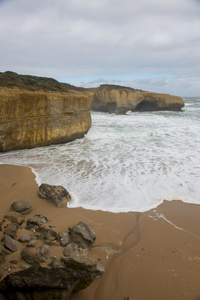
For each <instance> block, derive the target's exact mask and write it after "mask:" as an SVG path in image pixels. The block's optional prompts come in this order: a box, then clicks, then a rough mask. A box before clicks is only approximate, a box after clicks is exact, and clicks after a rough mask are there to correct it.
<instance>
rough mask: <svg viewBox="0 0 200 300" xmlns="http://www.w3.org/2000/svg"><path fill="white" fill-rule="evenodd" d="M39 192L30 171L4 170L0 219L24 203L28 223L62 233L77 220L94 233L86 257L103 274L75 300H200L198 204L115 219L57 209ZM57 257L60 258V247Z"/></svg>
mask: <svg viewBox="0 0 200 300" xmlns="http://www.w3.org/2000/svg"><path fill="white" fill-rule="evenodd" d="M77 184H78V183H77ZM88 192H89V191H88ZM149 192H151V191H149ZM37 193H38V186H37V184H36V181H35V175H34V174H33V173H32V171H31V169H30V168H28V167H19V166H11V165H0V203H1V204H0V205H1V209H0V220H2V218H3V217H4V215H5V214H6V213H7V212H8V211H9V208H10V206H11V204H12V203H13V202H14V201H19V200H23V201H26V202H29V203H30V204H31V206H32V211H31V213H30V214H29V218H30V217H31V216H34V215H35V214H44V215H45V216H46V217H48V219H50V220H51V221H50V223H49V224H52V225H54V226H55V228H56V230H57V231H58V232H59V231H64V230H66V229H67V228H68V227H70V226H73V225H75V224H76V223H78V222H79V221H83V222H85V223H87V224H88V225H90V226H91V227H92V228H93V229H94V231H95V232H96V236H97V239H96V241H95V242H94V246H96V247H94V248H93V249H92V250H91V251H89V253H88V256H90V257H94V258H96V259H99V260H100V262H101V264H102V265H103V266H104V267H105V273H104V274H103V275H102V276H101V277H100V278H98V279H96V280H95V281H94V282H93V283H92V284H91V285H90V286H89V287H88V288H87V289H85V290H82V291H81V292H78V293H76V294H74V295H73V296H72V298H71V299H72V300H123V299H124V298H125V297H129V299H130V300H146V299H150V300H159V299H162V300H171V299H178V300H184V299H185V300H186V299H187V300H198V299H200V283H199V274H200V217H199V216H200V206H199V205H194V204H185V203H182V202H180V201H171V202H167V201H165V202H164V203H163V204H161V205H160V206H158V207H157V208H155V209H153V210H150V211H148V212H145V213H118V214H114V213H109V212H102V211H92V210H85V209H82V208H76V209H72V208H67V207H66V208H58V207H55V206H54V205H53V204H51V203H49V202H47V201H46V200H44V199H40V198H39V197H38V196H37ZM0 234H1V235H0V237H2V232H0ZM53 254H54V255H55V256H57V257H59V256H61V255H62V253H59V252H57V249H56V247H55V249H54V250H53ZM15 255H16V254H12V255H10V256H9V258H7V259H8V260H12V259H13V258H15ZM18 259H20V258H18ZM6 274H7V273H6V272H4V275H6Z"/></svg>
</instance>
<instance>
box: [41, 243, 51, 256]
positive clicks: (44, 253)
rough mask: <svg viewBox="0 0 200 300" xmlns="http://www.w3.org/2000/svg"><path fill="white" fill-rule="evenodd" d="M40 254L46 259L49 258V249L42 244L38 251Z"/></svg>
mask: <svg viewBox="0 0 200 300" xmlns="http://www.w3.org/2000/svg"><path fill="white" fill-rule="evenodd" d="M40 253H41V255H42V256H44V257H45V258H48V257H50V256H51V247H49V245H46V244H44V245H43V246H42V248H41V250H40Z"/></svg>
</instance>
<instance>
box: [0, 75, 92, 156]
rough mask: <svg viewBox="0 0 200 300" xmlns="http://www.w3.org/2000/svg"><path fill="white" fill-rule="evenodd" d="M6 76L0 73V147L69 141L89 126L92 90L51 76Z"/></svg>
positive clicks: (24, 146)
mask: <svg viewBox="0 0 200 300" xmlns="http://www.w3.org/2000/svg"><path fill="white" fill-rule="evenodd" d="M4 74H5V73H4ZM13 74H14V75H13ZM0 75H2V73H1V74H0ZM6 76H7V77H9V78H7V79H6V80H3V78H4V77H5V76H0V151H7V150H12V149H21V148H31V147H36V146H43V145H49V144H55V143H64V142H69V141H72V140H74V139H76V138H80V137H83V136H84V134H85V133H87V131H88V130H89V128H90V127H91V115H90V105H91V101H92V97H93V92H92V91H88V90H85V91H84V92H83V91H82V89H79V88H75V87H73V86H70V85H65V84H60V83H58V82H57V81H55V80H53V79H50V80H53V83H51V82H50V83H49V82H48V79H46V78H45V80H44V78H43V80H44V82H41V80H40V78H39V79H38V77H33V76H25V77H23V76H21V77H20V75H17V74H15V73H11V72H7V74H6ZM13 77H14V78H13ZM27 80H28V81H30V84H28V83H27ZM44 83H45V84H44Z"/></svg>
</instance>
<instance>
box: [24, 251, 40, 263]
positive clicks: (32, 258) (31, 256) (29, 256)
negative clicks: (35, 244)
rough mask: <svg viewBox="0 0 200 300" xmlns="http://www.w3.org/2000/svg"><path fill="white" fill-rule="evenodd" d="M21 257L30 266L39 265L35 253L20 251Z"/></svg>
mask: <svg viewBox="0 0 200 300" xmlns="http://www.w3.org/2000/svg"><path fill="white" fill-rule="evenodd" d="M21 257H22V258H23V259H24V260H25V261H26V262H27V263H28V264H30V265H32V266H36V265H39V264H40V262H41V261H40V259H39V257H38V256H37V255H36V254H35V253H32V252H30V251H29V250H28V249H23V250H22V252H21Z"/></svg>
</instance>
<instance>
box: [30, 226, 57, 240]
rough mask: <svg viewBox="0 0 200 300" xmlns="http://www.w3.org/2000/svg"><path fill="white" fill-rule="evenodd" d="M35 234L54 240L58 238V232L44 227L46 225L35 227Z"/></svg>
mask: <svg viewBox="0 0 200 300" xmlns="http://www.w3.org/2000/svg"><path fill="white" fill-rule="evenodd" d="M35 235H36V236H41V237H43V238H44V239H47V240H50V241H54V240H56V239H57V238H58V235H57V232H55V231H54V230H52V229H48V228H44V227H39V228H36V229H35Z"/></svg>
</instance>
